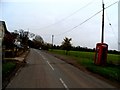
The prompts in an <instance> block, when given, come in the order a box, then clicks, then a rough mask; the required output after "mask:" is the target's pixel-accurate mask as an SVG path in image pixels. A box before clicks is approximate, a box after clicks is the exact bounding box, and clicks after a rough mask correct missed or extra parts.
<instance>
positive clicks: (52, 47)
mask: <svg viewBox="0 0 120 90" xmlns="http://www.w3.org/2000/svg"><path fill="white" fill-rule="evenodd" d="M53 40H54V35H52V48H53Z"/></svg>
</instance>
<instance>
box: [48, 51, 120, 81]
mask: <svg viewBox="0 0 120 90" xmlns="http://www.w3.org/2000/svg"><path fill="white" fill-rule="evenodd" d="M50 52H53V53H56V54H61V55H64V56H67V57H69V58H74V59H75V60H76V61H77V63H79V64H80V65H82V66H84V67H85V68H86V69H88V70H89V71H91V72H94V73H97V74H99V75H101V76H104V77H106V78H109V79H111V80H117V81H119V82H120V59H119V58H120V55H116V54H108V57H107V65H106V66H97V65H95V64H94V55H95V53H94V52H83V51H69V53H68V55H66V54H65V51H64V50H52V51H51V50H50ZM118 64H119V65H118Z"/></svg>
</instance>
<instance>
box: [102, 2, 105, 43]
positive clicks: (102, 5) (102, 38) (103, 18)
mask: <svg viewBox="0 0 120 90" xmlns="http://www.w3.org/2000/svg"><path fill="white" fill-rule="evenodd" d="M104 6H105V5H104V2H103V0H102V8H103V14H102V37H101V43H103V42H104V9H105V8H104Z"/></svg>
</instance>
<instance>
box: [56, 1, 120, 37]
mask: <svg viewBox="0 0 120 90" xmlns="http://www.w3.org/2000/svg"><path fill="white" fill-rule="evenodd" d="M118 2H119V1H116V2H114V3H112V4H111V5H109V6H107V7H105V9H107V8H109V7H111V6H112V5H114V4H116V3H118ZM101 11H102V10H100V11H98V12H97V13H95V14H94V15H92V16H91V17H89V18H88V19H86V20H85V21H83V22H82V23H80V24H78V25H76V26H74V27H73V28H71V29H69V30H67V31H65V32H63V33H60V34H57V35H56V36H60V35H63V34H65V33H67V32H70V31H72V30H73V29H75V28H77V27H79V26H80V25H82V24H84V23H86V22H87V21H89V20H90V19H92V18H93V17H94V16H96V15H97V14H99V13H100V12H101Z"/></svg>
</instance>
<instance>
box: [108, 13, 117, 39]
mask: <svg viewBox="0 0 120 90" xmlns="http://www.w3.org/2000/svg"><path fill="white" fill-rule="evenodd" d="M106 17H107V20H108V23H109V26H110V27H111V30H112V33H113V35H114V37H115V39H116V41H118V40H117V37H116V36H115V32H114V29H113V26H112V23H111V22H110V19H109V17H108V14H107V12H106Z"/></svg>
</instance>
